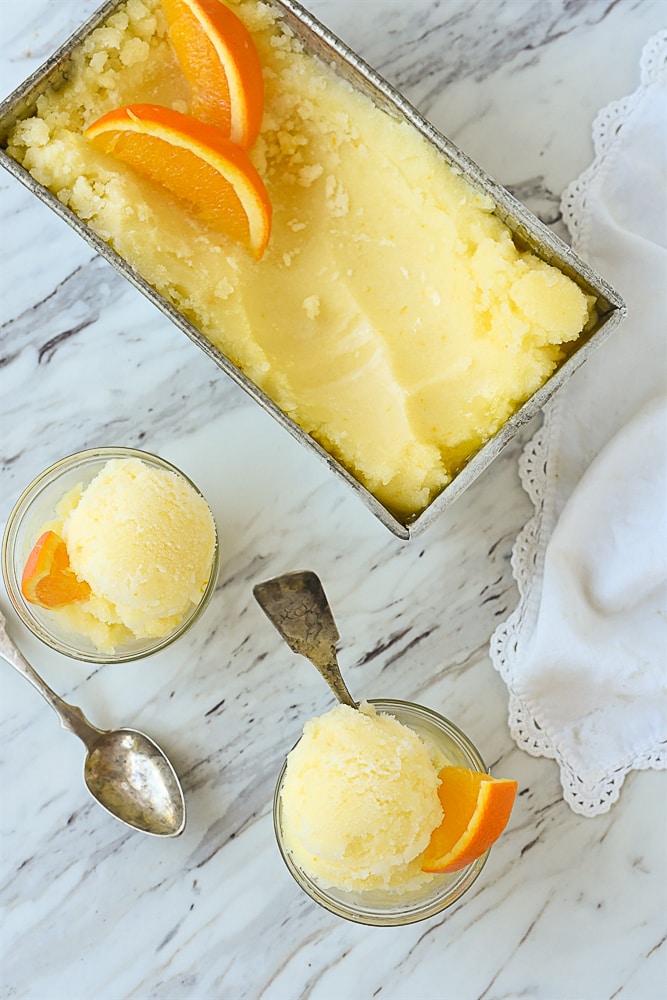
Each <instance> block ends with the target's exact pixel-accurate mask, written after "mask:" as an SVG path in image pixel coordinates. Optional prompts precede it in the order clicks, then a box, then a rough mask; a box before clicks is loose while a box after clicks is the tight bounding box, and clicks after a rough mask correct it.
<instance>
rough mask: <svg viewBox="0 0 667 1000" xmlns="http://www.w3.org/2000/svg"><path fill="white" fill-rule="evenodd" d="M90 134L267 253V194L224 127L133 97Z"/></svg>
mask: <svg viewBox="0 0 667 1000" xmlns="http://www.w3.org/2000/svg"><path fill="white" fill-rule="evenodd" d="M85 134H86V136H87V138H88V139H89V140H90V141H91V142H92V143H93V145H94V146H95V147H96V148H97V149H99V150H100V151H101V152H103V153H108V154H110V155H111V156H114V157H115V158H116V159H118V160H121V161H122V162H123V163H126V164H127V165H128V166H130V167H131V168H132V169H133V170H135V171H136V172H137V173H139V174H141V175H142V176H143V177H146V178H148V179H149V180H151V181H153V182H156V183H158V184H160V185H162V187H164V188H166V189H167V190H168V191H170V192H171V194H173V195H174V196H175V197H176V198H178V200H179V201H180V202H181V203H182V204H183V205H184V207H186V208H187V209H188V210H189V211H190V212H192V213H193V214H194V215H196V216H198V217H199V218H200V219H202V220H203V221H204V222H206V223H207V224H208V225H209V226H211V227H213V228H214V229H217V230H218V231H220V232H222V233H224V234H225V235H226V236H228V237H229V238H230V239H232V240H234V241H235V242H238V243H241V244H242V245H243V246H244V247H246V249H247V250H249V251H250V253H251V254H252V255H253V256H254V257H255V258H256V259H259V258H260V257H261V256H262V254H263V253H264V250H265V249H266V244H267V242H268V239H269V233H270V229H271V203H270V201H269V196H268V194H267V191H266V188H265V187H264V183H263V182H262V179H261V177H260V176H259V174H258V173H257V171H256V170H255V168H254V167H253V165H252V163H251V162H250V160H249V159H248V156H247V154H246V153H245V152H244V151H243V150H242V149H241V148H240V147H239V146H237V145H236V144H235V143H233V142H230V140H229V139H226V138H225V137H224V136H223V135H222V133H221V132H220V131H219V129H216V128H214V127H213V126H211V125H206V124H204V123H203V122H199V121H197V120H196V119H194V118H192V117H190V116H189V115H183V114H181V113H180V112H178V111H172V110H171V109H169V108H164V107H161V106H160V105H157V104H131V105H128V106H126V107H123V108H117V109H116V110H115V111H110V112H109V113H108V114H106V115H103V116H102V117H101V118H99V119H98V120H97V121H96V122H93V124H92V125H89V126H88V128H87V129H86V132H85Z"/></svg>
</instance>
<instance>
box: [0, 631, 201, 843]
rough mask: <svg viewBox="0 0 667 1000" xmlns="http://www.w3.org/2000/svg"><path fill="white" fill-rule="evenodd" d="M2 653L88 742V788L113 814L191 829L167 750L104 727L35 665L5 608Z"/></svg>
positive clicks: (166, 833)
mask: <svg viewBox="0 0 667 1000" xmlns="http://www.w3.org/2000/svg"><path fill="white" fill-rule="evenodd" d="M0 656H1V657H2V658H3V659H4V660H6V661H7V663H9V664H10V665H11V666H12V667H14V668H15V670H18V672H19V673H20V674H22V675H23V677H25V679H26V680H27V681H30V683H31V684H32V686H33V687H34V688H35V689H36V690H37V691H39V693H40V694H41V695H42V697H43V698H44V699H45V700H46V701H47V702H48V703H49V705H50V706H51V708H52V709H53V711H54V712H55V713H56V715H57V716H58V718H59V719H60V724H61V725H62V727H63V729H67V730H69V732H70V733H74V735H75V736H78V737H79V739H80V740H82V742H83V743H85V745H86V747H87V749H88V754H87V755H86V761H85V764H84V780H85V782H86V786H87V788H88V790H89V792H90V794H91V795H92V796H93V798H94V799H96V800H97V801H98V802H99V803H100V805H102V806H103V807H104V808H105V809H106V810H107V812H110V813H111V815H112V816H115V817H116V819H119V820H120V821H121V822H122V823H126V824H127V825H128V826H131V827H132V828H133V829H135V830H140V831H141V832H142V833H150V834H153V836H156V837H177V836H178V835H179V834H180V833H182V832H183V830H184V828H185V799H184V797H183V790H182V788H181V785H180V782H179V780H178V777H177V775H176V772H175V771H174V769H173V767H172V766H171V764H170V762H169V761H168V760H167V758H166V756H165V755H164V753H163V751H162V750H161V749H160V747H159V746H158V745H157V743H154V742H153V740H152V739H150V737H148V736H146V735H145V734H144V733H140V732H138V731H137V730H136V729H126V728H123V729H111V730H107V729H98V728H97V727H96V726H93V725H92V723H90V722H89V721H88V719H87V718H86V717H85V715H84V714H83V712H82V711H81V709H80V708H78V707H77V706H76V705H69V704H68V703H67V702H66V701H63V699H62V698H60V697H59V696H58V695H57V694H56V693H55V691H53V690H52V689H51V688H50V687H49V685H48V684H47V683H46V681H44V680H42V678H41V677H40V676H39V674H38V673H37V672H36V671H35V670H34V669H33V667H31V665H30V664H29V663H28V661H27V660H26V659H25V657H24V656H23V654H22V653H21V652H20V650H19V649H18V648H17V647H16V646H15V645H14V643H13V642H12V640H11V639H10V638H9V635H8V634H7V626H6V622H5V619H4V616H3V615H2V613H1V612H0Z"/></svg>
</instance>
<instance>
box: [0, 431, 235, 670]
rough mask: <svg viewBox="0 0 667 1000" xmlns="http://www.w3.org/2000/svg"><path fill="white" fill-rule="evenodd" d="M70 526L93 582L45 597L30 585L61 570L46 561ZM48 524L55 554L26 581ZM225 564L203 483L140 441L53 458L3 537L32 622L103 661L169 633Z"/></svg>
mask: <svg viewBox="0 0 667 1000" xmlns="http://www.w3.org/2000/svg"><path fill="white" fill-rule="evenodd" d="M61 532H62V534H63V536H64V538H65V542H66V548H67V556H68V557H69V561H70V562H71V571H73V572H74V573H75V577H74V578H72V577H71V576H70V579H74V581H75V586H76V587H77V588H79V587H81V586H83V587H84V588H85V589H84V591H83V597H82V596H81V591H80V590H78V591H77V595H76V599H75V600H73V601H71V602H66V603H65V604H64V605H56V606H43V605H42V604H40V603H35V596H34V593H33V594H32V595H31V593H30V591H31V588H32V590H33V591H34V589H35V580H37V581H38V586H39V585H41V581H40V575H41V576H44V575H47V576H48V574H49V572H52V570H49V568H48V566H47V569H46V572H45V571H44V565H43V564H44V561H45V559H46V560H48V559H49V558H50V556H49V554H48V546H49V541H50V539H54V541H55V542H56V543H57V542H58V541H59V536H60V533H61ZM47 533H48V535H49V538H48V539H47V544H46V546H45V547H44V550H45V553H46V555H45V554H44V552H42V553H41V556H40V557H39V559H38V563H37V570H33V572H32V575H31V576H30V579H28V580H27V582H26V577H27V576H29V575H30V574H29V571H28V568H27V564H28V561H29V559H32V560H33V565H34V559H35V555H34V553H35V551H36V550H37V549H38V547H39V543H40V542H41V541H42V539H43V538H44V537H45V535H46V534H47ZM61 551H64V550H61ZM163 555H164V558H163ZM56 559H57V556H56ZM40 560H41V562H40ZM40 566H41V574H40ZM82 567H83V568H82ZM218 569H219V546H218V538H217V531H216V528H215V523H214V521H213V515H212V513H211V511H210V509H209V507H208V504H207V503H206V500H205V499H204V497H203V496H202V494H201V493H200V491H199V490H198V489H197V487H196V486H195V484H194V483H193V482H191V480H190V479H189V478H188V477H187V476H186V475H185V474H184V473H183V472H181V471H180V470H179V469H177V468H176V467H175V466H173V465H171V464H170V463H169V462H167V461H165V460H164V459H162V458H160V457H158V456H157V455H152V454H149V453H147V452H143V451H138V450H136V449H133V448H95V449H90V450H86V451H81V452H77V453H76V454H73V455H69V456H67V457H65V458H63V459H61V460H60V461H58V462H56V463H55V464H54V465H51V466H50V467H49V468H47V469H45V470H44V472H42V473H41V474H40V475H39V476H37V477H36V479H34V480H33V482H31V483H30V485H29V486H27V487H26V489H25V490H24V491H23V493H22V494H21V496H20V497H19V499H18V500H17V502H16V504H15V505H14V508H13V510H12V511H11V513H10V515H9V518H8V521H7V525H6V528H5V532H4V537H3V543H2V572H3V577H4V581H5V586H6V588H7V593H8V596H9V599H10V601H11V602H12V605H13V607H14V609H15V611H16V612H17V614H18V615H19V617H20V618H21V620H22V621H23V623H24V624H25V625H26V626H27V627H28V628H29V629H30V631H31V632H32V633H33V634H34V635H36V636H37V638H38V639H41V641H42V642H44V643H46V645H48V646H50V647H51V648H52V649H54V650H56V651H57V652H59V653H62V654H64V655H65V656H70V657H73V658H74V659H79V660H86V661H89V662H93V663H122V662H128V661H131V660H136V659H140V658H141V657H144V656H148V655H150V654H152V653H156V652H158V650H161V649H164V648H165V647H166V646H169V645H171V643H173V642H174V641H175V640H176V639H178V638H179V637H180V636H182V635H184V634H185V633H186V632H187V631H188V630H189V629H190V628H191V627H192V626H193V625H194V623H195V622H196V621H197V620H198V619H199V617H200V616H201V615H202V613H203V612H204V610H205V608H206V607H207V605H208V603H209V601H210V599H211V597H212V595H213V592H214V590H215V585H216V582H217V576H218ZM66 572H68V573H70V567H69V566H68V567H67V570H66ZM51 579H53V577H52V578H51ZM77 580H78V581H80V580H83V581H84V583H83V584H81V583H80V582H76V581H77ZM56 582H57V584H58V585H60V581H59V580H58V581H56ZM68 585H69V581H68ZM27 595H28V596H32V599H28V596H27ZM46 603H47V604H49V603H50V599H47V600H46Z"/></svg>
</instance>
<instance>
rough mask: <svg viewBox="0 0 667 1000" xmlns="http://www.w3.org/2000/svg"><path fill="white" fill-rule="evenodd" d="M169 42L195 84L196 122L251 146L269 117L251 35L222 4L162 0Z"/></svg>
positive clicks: (210, 0)
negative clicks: (266, 116) (263, 116)
mask: <svg viewBox="0 0 667 1000" xmlns="http://www.w3.org/2000/svg"><path fill="white" fill-rule="evenodd" d="M161 4H162V9H163V11H164V14H165V17H166V19H167V25H168V29H169V38H170V41H171V44H172V47H173V49H174V52H175V53H176V58H177V59H178V62H179V64H180V67H181V70H182V71H183V75H184V76H185V78H186V80H187V81H188V83H189V84H190V88H191V92H192V96H191V112H192V114H193V116H194V117H195V118H198V119H200V120H201V121H203V122H207V123H208V124H209V125H215V126H216V127H217V128H220V129H222V131H223V132H224V133H225V135H226V136H228V137H229V138H230V139H231V140H232V142H236V143H238V144H239V145H240V146H242V147H243V148H244V149H248V148H250V146H251V145H252V144H253V143H254V141H255V139H256V138H257V135H258V133H259V129H260V126H261V124H262V115H263V113H264V80H263V76H262V66H261V63H260V60H259V56H258V54H257V50H256V48H255V45H254V42H253V40H252V37H251V35H250V32H249V31H248V29H247V28H246V26H245V25H244V24H243V22H242V21H241V20H239V18H238V17H237V16H236V14H234V13H232V11H231V10H230V9H229V8H228V7H226V6H225V4H224V3H221V2H220V0H161Z"/></svg>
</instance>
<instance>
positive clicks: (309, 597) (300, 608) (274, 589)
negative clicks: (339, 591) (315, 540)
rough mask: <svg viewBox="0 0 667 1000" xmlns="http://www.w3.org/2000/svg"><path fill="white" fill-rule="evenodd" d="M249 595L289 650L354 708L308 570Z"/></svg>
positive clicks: (320, 595)
mask: <svg viewBox="0 0 667 1000" xmlns="http://www.w3.org/2000/svg"><path fill="white" fill-rule="evenodd" d="M253 594H254V595H255V598H256V599H257V603H258V604H259V606H260V607H261V608H262V610H263V611H264V613H265V614H266V616H267V618H268V619H269V621H270V622H272V624H273V625H275V627H276V628H277V630H278V632H279V633H280V635H281V636H282V637H283V639H284V640H285V642H286V643H287V645H288V646H289V647H290V649H292V650H293V651H294V652H295V653H299V654H300V655H301V656H305V657H306V659H308V660H310V662H311V663H312V664H313V666H315V667H316V668H317V670H318V671H319V672H320V674H321V675H322V677H323V678H324V680H325V681H326V682H327V684H328V685H329V687H330V688H331V690H332V691H333V693H334V694H335V696H336V698H337V699H338V701H340V702H341V703H342V704H343V705H349V706H350V707H351V708H358V707H359V706H358V705H357V703H356V701H355V700H354V699H353V697H352V695H351V694H350V692H349V691H348V689H347V686H346V684H345V681H344V680H343V677H342V674H341V672H340V667H339V666H338V661H337V659H336V643H337V642H338V639H339V634H338V629H337V627H336V622H335V621H334V617H333V614H332V612H331V608H330V606H329V602H328V600H327V597H326V594H325V593H324V588H323V587H322V584H321V583H320V580H319V578H318V577H317V576H316V575H315V573H313V572H311V571H310V570H304V571H302V572H297V573H286V574H285V575H284V576H278V577H275V578H274V579H273V580H267V581H265V582H264V583H258V584H257V585H256V586H255V587H253Z"/></svg>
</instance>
